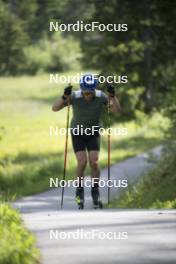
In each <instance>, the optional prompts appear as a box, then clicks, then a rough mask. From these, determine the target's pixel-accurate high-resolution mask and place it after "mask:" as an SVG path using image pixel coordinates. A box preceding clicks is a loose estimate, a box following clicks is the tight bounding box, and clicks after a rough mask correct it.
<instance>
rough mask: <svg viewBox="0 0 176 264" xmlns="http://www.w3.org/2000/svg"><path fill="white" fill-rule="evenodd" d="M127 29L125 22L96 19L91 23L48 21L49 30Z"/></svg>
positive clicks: (92, 30)
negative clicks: (108, 21)
mask: <svg viewBox="0 0 176 264" xmlns="http://www.w3.org/2000/svg"><path fill="white" fill-rule="evenodd" d="M127 30H128V25H127V24H112V23H109V24H103V23H100V22H98V21H94V22H91V23H85V22H84V21H82V20H81V21H76V23H74V24H64V23H59V22H58V21H56V22H55V21H50V23H49V31H51V32H52V31H56V32H57V31H61V32H65V31H68V32H70V31H74V32H78V31H87V32H94V31H100V32H103V31H109V32H112V31H121V32H123V31H124V32H126V31H127Z"/></svg>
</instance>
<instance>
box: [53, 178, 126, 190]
mask: <svg viewBox="0 0 176 264" xmlns="http://www.w3.org/2000/svg"><path fill="white" fill-rule="evenodd" d="M49 180H50V182H49V187H50V188H65V187H69V188H70V187H74V188H77V187H87V188H90V187H94V186H95V184H96V183H97V181H98V186H99V187H100V188H104V187H108V188H127V187H128V180H125V179H119V180H113V179H111V180H103V179H97V178H90V179H87V178H86V179H84V178H82V179H81V180H80V179H79V178H77V179H75V180H61V179H59V178H50V179H49Z"/></svg>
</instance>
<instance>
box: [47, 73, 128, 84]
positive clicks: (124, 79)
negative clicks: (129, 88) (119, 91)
mask: <svg viewBox="0 0 176 264" xmlns="http://www.w3.org/2000/svg"><path fill="white" fill-rule="evenodd" d="M92 75H93V77H94V78H95V79H97V80H98V82H99V83H100V84H103V83H110V84H112V83H117V84H126V83H128V76H127V75H122V76H121V75H109V76H104V75H100V74H98V73H93V74H92ZM83 76H84V74H83V73H77V74H75V75H60V74H58V73H54V74H53V73H50V75H49V84H53V83H55V84H58V83H62V84H65V83H66V84H68V83H72V84H73V83H75V84H79V82H80V79H81V78H82V77H83ZM89 82H90V80H89Z"/></svg>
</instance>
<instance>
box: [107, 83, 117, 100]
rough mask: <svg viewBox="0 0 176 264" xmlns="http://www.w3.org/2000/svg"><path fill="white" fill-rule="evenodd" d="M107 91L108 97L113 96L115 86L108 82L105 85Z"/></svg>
mask: <svg viewBox="0 0 176 264" xmlns="http://www.w3.org/2000/svg"><path fill="white" fill-rule="evenodd" d="M107 92H108V93H109V96H110V97H114V96H115V87H114V86H112V85H110V84H109V85H108V86H107Z"/></svg>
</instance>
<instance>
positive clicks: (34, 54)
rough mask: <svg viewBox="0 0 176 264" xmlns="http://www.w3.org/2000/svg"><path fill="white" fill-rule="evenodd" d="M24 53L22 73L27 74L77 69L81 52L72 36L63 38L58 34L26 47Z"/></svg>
mask: <svg viewBox="0 0 176 264" xmlns="http://www.w3.org/2000/svg"><path fill="white" fill-rule="evenodd" d="M24 53H25V61H26V64H25V65H24V72H25V73H28V74H36V73H42V72H57V71H59V72H61V71H66V70H73V69H79V62H78V61H79V59H80V57H81V50H80V46H79V43H78V41H76V40H75V39H74V38H73V37H72V36H68V37H66V38H64V37H63V36H62V34H61V33H59V32H57V33H55V34H54V35H52V37H51V39H48V38H47V37H45V38H43V39H42V40H40V41H39V42H38V43H37V44H36V45H31V46H29V47H26V48H25V49H24Z"/></svg>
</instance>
